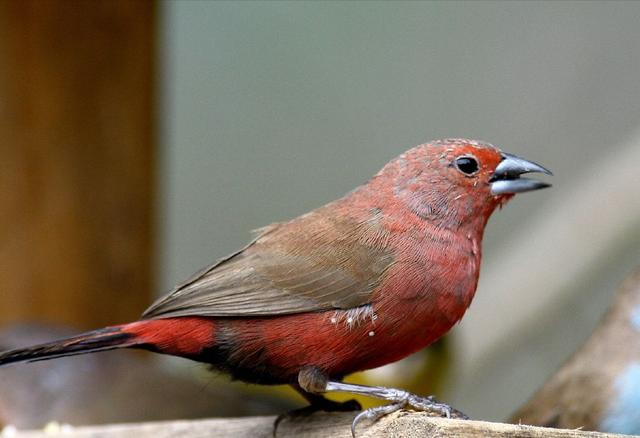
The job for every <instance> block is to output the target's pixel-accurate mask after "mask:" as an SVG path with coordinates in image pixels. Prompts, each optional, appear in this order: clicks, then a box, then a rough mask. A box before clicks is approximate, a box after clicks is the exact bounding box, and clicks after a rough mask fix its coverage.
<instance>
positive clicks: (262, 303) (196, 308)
mask: <svg viewBox="0 0 640 438" xmlns="http://www.w3.org/2000/svg"><path fill="white" fill-rule="evenodd" d="M385 237H386V234H385V232H384V231H383V227H381V226H380V225H379V224H378V223H377V222H376V221H375V220H369V221H357V220H353V219H349V218H340V217H332V216H331V215H329V214H326V213H325V214H322V213H316V212H312V213H309V214H307V215H305V216H302V217H301V218H298V219H296V220H293V221H291V222H287V223H282V224H274V225H271V226H269V227H266V228H264V229H262V230H261V232H260V234H259V235H258V237H257V238H256V239H255V240H254V241H253V242H251V243H250V244H249V245H247V246H246V247H245V248H243V249H242V250H240V251H238V252H236V253H234V254H232V255H230V256H228V257H226V258H224V259H222V260H220V261H218V262H217V263H215V264H214V265H212V266H210V267H208V268H207V269H205V270H204V271H202V272H200V273H198V274H196V275H195V276H194V277H192V278H191V279H190V280H188V281H186V282H185V283H183V284H181V285H179V286H178V287H176V288H175V289H174V290H173V291H172V292H171V293H170V294H169V295H167V296H166V297H164V298H161V299H160V300H158V301H157V302H156V303H154V304H153V305H152V306H151V307H150V308H149V309H147V311H146V312H145V313H144V314H143V316H142V317H143V318H147V319H148V318H166V317H178V316H223V317H230V316H267V315H282V314H291V313H301V312H312V311H321V310H329V309H349V308H353V307H358V306H361V305H364V304H367V303H369V302H370V300H371V293H372V291H373V290H374V289H375V288H376V286H377V285H378V284H379V283H380V281H381V280H382V277H383V275H384V273H385V271H386V269H387V268H388V267H389V266H390V265H391V263H392V262H393V257H392V256H391V254H390V253H389V252H388V251H386V250H385V248H384V242H385V241H386V239H385Z"/></svg>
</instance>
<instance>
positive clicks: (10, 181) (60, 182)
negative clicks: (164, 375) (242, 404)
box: [0, 0, 155, 327]
mask: <svg viewBox="0 0 640 438" xmlns="http://www.w3.org/2000/svg"><path fill="white" fill-rule="evenodd" d="M154 26H155V3H154V2H149V1H136V0H131V1H127V0H107V1H71V0H66V1H51V0H15V1H13V0H1V1H0V324H6V323H9V322H16V321H25V320H31V321H33V320H45V321H54V322H61V323H66V324H73V325H76V326H80V327H89V326H100V325H106V324H114V323H119V322H125V321H127V320H131V319H133V318H136V317H137V316H138V315H139V314H140V312H141V311H142V310H143V308H144V307H145V304H147V303H148V301H149V299H150V291H151V283H152V280H151V279H152V275H151V270H152V265H153V264H152V257H151V255H152V252H153V248H152V237H153V226H152V223H153V215H152V213H153V211H152V207H153V196H154V190H153V187H154V166H155V150H154V144H153V116H152V114H153V91H154V84H153V82H154V81H153V74H154V71H153V64H154V58H155V54H154V38H155V35H154V30H155V29H154Z"/></svg>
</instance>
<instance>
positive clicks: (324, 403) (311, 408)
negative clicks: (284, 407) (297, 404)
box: [273, 384, 362, 437]
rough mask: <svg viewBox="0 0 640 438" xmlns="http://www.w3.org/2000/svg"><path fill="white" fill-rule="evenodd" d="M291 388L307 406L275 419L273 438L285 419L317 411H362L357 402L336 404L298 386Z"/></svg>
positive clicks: (349, 401) (350, 401) (293, 385)
mask: <svg viewBox="0 0 640 438" xmlns="http://www.w3.org/2000/svg"><path fill="white" fill-rule="evenodd" d="M291 387H292V388H293V389H295V390H296V391H297V392H298V393H299V394H300V395H301V396H303V397H304V398H305V400H307V401H308V402H309V405H308V406H305V407H303V408H300V409H294V410H293V411H289V412H285V413H284V414H280V415H278V416H277V417H276V420H275V422H274V423H273V436H274V437H275V436H276V434H277V430H278V425H279V424H280V422H281V421H282V420H284V419H285V418H287V419H293V418H297V417H304V416H307V415H311V414H313V413H315V412H318V411H325V412H348V411H359V410H361V409H362V406H361V405H360V403H358V401H357V400H353V399H352V400H347V401H344V402H337V401H333V400H329V399H328V398H325V397H323V396H322V395H321V394H319V393H312V392H308V391H306V390H304V389H302V388H301V387H300V385H297V384H292V385H291Z"/></svg>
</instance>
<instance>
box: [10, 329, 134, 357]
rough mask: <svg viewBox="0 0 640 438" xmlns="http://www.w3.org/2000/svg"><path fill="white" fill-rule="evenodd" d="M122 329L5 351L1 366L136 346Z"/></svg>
mask: <svg viewBox="0 0 640 438" xmlns="http://www.w3.org/2000/svg"><path fill="white" fill-rule="evenodd" d="M122 327H123V326H115V327H107V328H103V329H99V330H94V331H91V332H87V333H83V334H81V335H78V336H73V337H71V338H66V339H61V340H57V341H52V342H47V343H45V344H39V345H35V346H33V347H27V348H17V349H15V350H9V351H5V352H2V353H0V365H6V364H10V363H14V362H35V361H39V360H47V359H55V358H57V357H65V356H74V355H76V354H84V353H92V352H94V351H105V350H113V349H115V348H124V347H131V346H133V345H135V343H136V340H135V336H134V335H133V334H131V333H126V332H124V331H123V330H122Z"/></svg>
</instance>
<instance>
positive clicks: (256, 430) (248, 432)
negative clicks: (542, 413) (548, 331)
mask: <svg viewBox="0 0 640 438" xmlns="http://www.w3.org/2000/svg"><path fill="white" fill-rule="evenodd" d="M353 416H354V414H353V413H349V412H343V413H334V414H326V413H318V414H314V415H313V416H311V417H306V418H300V419H297V420H296V421H289V420H284V421H283V422H281V423H280V426H279V427H278V433H277V436H278V437H281V438H282V437H308V438H320V437H336V438H351V431H350V424H351V421H352V419H353ZM273 422H274V417H248V418H231V419H213V420H196V421H174V422H160V423H142V424H128V425H127V424H123V425H109V426H92V427H85V428H76V429H69V430H68V429H66V428H64V427H62V428H60V429H59V431H58V433H52V432H55V428H50V431H49V433H48V434H45V433H43V432H18V433H15V434H12V435H11V436H14V437H15V438H44V437H50V436H56V435H58V436H68V437H72V438H124V437H132V436H135V437H136V438H151V437H153V438H165V437H166V438H169V437H184V438H187V437H189V438H205V437H207V438H211V437H234V438H244V437H246V438H249V437H251V438H271V437H273ZM357 436H358V437H359V438H366V437H398V438H400V437H403V438H411V437H422V438H435V437H442V438H445V437H459V438H479V437H488V438H491V437H496V438H497V437H500V438H507V437H521V438H542V437H545V438H568V437H576V438H578V437H585V438H586V437H589V438H605V437H615V436H622V435H611V434H603V433H598V432H584V431H580V430H563V429H546V428H539V427H532V426H519V425H512V424H502V423H487V422H482V421H462V420H447V419H443V418H433V417H429V416H427V415H426V414H422V413H408V412H398V413H395V414H392V415H390V416H388V417H385V418H383V419H381V420H380V421H378V422H377V423H375V424H373V425H369V424H368V423H365V422H363V423H361V424H360V426H359V427H358V431H357Z"/></svg>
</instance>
